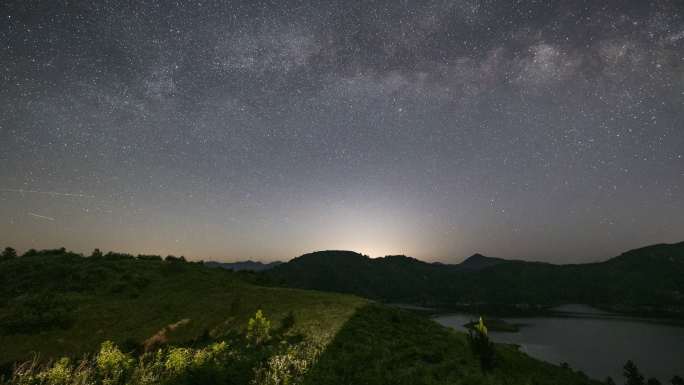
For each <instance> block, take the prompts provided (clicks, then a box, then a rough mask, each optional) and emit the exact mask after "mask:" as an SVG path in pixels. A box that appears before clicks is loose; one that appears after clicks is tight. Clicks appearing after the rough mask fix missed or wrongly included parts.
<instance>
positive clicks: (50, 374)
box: [41, 357, 73, 385]
mask: <svg viewBox="0 0 684 385" xmlns="http://www.w3.org/2000/svg"><path fill="white" fill-rule="evenodd" d="M72 371H73V369H72V367H71V361H70V360H69V359H68V358H66V357H63V358H61V359H59V360H58V361H57V362H55V363H54V365H52V367H51V368H49V369H47V370H46V371H44V372H43V373H41V377H42V379H43V380H44V381H45V382H47V383H48V384H50V385H66V384H69V383H70V382H71V376H72Z"/></svg>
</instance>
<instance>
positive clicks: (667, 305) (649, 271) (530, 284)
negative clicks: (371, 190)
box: [264, 242, 684, 315]
mask: <svg viewBox="0 0 684 385" xmlns="http://www.w3.org/2000/svg"><path fill="white" fill-rule="evenodd" d="M264 274H266V275H268V276H269V277H272V278H273V279H274V280H275V281H277V282H279V283H280V284H281V285H285V286H291V287H299V288H303V289H316V290H325V291H334V292H340V293H352V294H357V295H360V296H364V297H367V298H372V299H377V300H382V301H388V302H400V303H413V304H419V305H425V306H433V307H435V306H436V307H440V306H441V307H458V306H463V305H472V304H489V305H505V306H512V307H516V308H518V309H526V308H530V307H532V308H535V307H537V305H539V306H551V305H557V304H562V303H585V304H589V305H594V306H598V307H604V308H610V309H612V310H617V311H623V312H641V313H643V312H649V313H652V314H658V313H669V314H670V315H672V314H675V315H676V314H679V315H684V295H682V293H684V280H682V279H681V277H682V276H684V242H683V243H678V244H673V245H655V246H650V247H645V248H642V249H637V250H632V251H629V252H627V253H624V254H622V255H620V256H619V257H616V258H613V259H610V260H608V261H606V262H602V263H590V264H582V265H552V264H548V263H536V262H535V263H533V262H523V261H503V260H497V259H493V258H486V257H482V256H479V257H478V258H476V260H475V262H473V263H464V266H461V265H444V264H436V263H425V262H422V261H419V260H416V259H413V258H409V257H404V256H389V257H385V258H377V259H371V258H368V257H366V256H363V255H360V254H356V253H353V252H348V251H326V252H317V253H312V254H307V255H303V256H301V257H299V258H295V259H293V260H292V261H290V262H288V263H285V264H281V265H279V266H276V267H274V268H273V269H271V270H269V271H267V272H265V273H264Z"/></svg>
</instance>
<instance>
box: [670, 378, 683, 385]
mask: <svg viewBox="0 0 684 385" xmlns="http://www.w3.org/2000/svg"><path fill="white" fill-rule="evenodd" d="M670 383H671V384H672V385H684V378H681V377H679V376H674V377H672V379H671V380H670Z"/></svg>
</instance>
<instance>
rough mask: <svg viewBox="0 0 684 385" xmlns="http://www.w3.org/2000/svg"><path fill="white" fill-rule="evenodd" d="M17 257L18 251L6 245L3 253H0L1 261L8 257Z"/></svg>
mask: <svg viewBox="0 0 684 385" xmlns="http://www.w3.org/2000/svg"><path fill="white" fill-rule="evenodd" d="M16 257H17V251H16V250H14V249H13V248H11V247H5V250H3V252H2V253H0V262H2V261H4V260H8V259H14V258H16Z"/></svg>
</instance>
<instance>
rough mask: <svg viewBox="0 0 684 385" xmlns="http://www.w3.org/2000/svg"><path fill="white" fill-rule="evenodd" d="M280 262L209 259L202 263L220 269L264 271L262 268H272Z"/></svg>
mask: <svg viewBox="0 0 684 385" xmlns="http://www.w3.org/2000/svg"><path fill="white" fill-rule="evenodd" d="M281 263H282V262H280V261H275V262H269V263H263V262H259V261H251V260H249V261H238V262H216V261H209V262H204V265H205V266H207V267H214V268H221V269H226V270H232V271H264V270H269V269H272V268H274V267H276V266H278V265H280V264H281Z"/></svg>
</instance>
